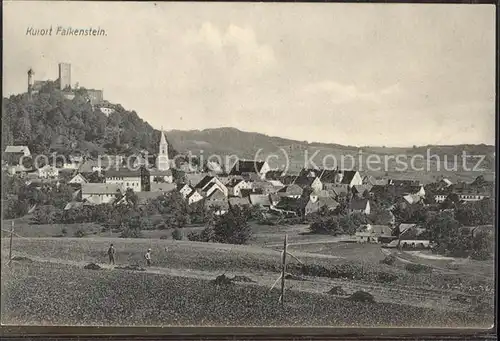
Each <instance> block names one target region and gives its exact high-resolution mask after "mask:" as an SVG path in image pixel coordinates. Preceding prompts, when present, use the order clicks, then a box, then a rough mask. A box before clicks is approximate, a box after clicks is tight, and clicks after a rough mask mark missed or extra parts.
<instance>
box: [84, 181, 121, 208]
mask: <svg viewBox="0 0 500 341" xmlns="http://www.w3.org/2000/svg"><path fill="white" fill-rule="evenodd" d="M121 190H122V186H121V185H119V184H104V183H86V184H82V201H89V202H91V203H93V204H105V203H110V202H113V201H114V200H115V198H116V194H117V193H120V192H121Z"/></svg>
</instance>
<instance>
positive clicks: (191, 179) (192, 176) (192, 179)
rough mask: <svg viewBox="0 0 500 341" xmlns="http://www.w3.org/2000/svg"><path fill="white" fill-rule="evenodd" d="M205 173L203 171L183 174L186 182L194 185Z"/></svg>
mask: <svg viewBox="0 0 500 341" xmlns="http://www.w3.org/2000/svg"><path fill="white" fill-rule="evenodd" d="M206 175H207V174H205V173H188V174H186V175H185V177H186V182H187V183H188V184H190V185H191V186H196V185H197V184H198V183H199V182H200V181H201V180H202V179H203V178H204V177H205V176H206Z"/></svg>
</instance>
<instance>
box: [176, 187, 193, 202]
mask: <svg viewBox="0 0 500 341" xmlns="http://www.w3.org/2000/svg"><path fill="white" fill-rule="evenodd" d="M193 191H194V189H193V187H191V186H189V185H188V184H184V185H181V186H180V187H179V193H180V194H181V195H182V197H183V198H184V199H186V198H187V196H188V195H189V194H191V192H193Z"/></svg>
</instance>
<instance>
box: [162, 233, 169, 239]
mask: <svg viewBox="0 0 500 341" xmlns="http://www.w3.org/2000/svg"><path fill="white" fill-rule="evenodd" d="M160 239H168V236H167V235H166V234H164V235H163V236H161V237H160Z"/></svg>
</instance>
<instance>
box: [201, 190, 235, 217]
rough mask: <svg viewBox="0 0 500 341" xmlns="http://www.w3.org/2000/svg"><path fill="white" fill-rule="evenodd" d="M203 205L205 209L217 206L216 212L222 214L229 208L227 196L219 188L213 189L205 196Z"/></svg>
mask: <svg viewBox="0 0 500 341" xmlns="http://www.w3.org/2000/svg"><path fill="white" fill-rule="evenodd" d="M204 205H205V208H206V209H207V210H208V209H211V208H217V212H218V213H219V214H224V213H225V212H227V210H228V209H229V203H228V201H227V197H226V195H225V194H224V193H223V192H222V191H221V190H219V189H217V190H215V191H213V192H212V193H211V194H210V195H208V196H207V197H205V201H204Z"/></svg>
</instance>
